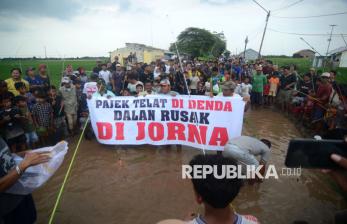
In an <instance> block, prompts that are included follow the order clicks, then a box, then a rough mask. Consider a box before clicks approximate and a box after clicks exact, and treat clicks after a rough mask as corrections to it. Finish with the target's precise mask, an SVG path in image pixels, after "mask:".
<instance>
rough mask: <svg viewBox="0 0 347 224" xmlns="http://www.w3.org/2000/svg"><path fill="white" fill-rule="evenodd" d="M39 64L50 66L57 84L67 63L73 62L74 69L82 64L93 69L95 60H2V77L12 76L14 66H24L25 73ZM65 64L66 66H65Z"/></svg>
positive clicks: (0, 66) (53, 80) (0, 62)
mask: <svg viewBox="0 0 347 224" xmlns="http://www.w3.org/2000/svg"><path fill="white" fill-rule="evenodd" d="M39 64H46V65H47V67H48V72H49V75H50V79H51V82H52V84H54V85H57V84H59V83H60V78H61V74H62V72H63V70H64V69H65V67H66V65H68V64H71V65H72V67H73V68H74V70H76V69H77V68H78V67H80V66H82V67H84V68H85V69H86V71H91V70H92V69H93V68H94V67H95V65H96V61H95V60H65V61H63V60H21V61H16V60H0V79H7V78H8V77H9V76H10V70H11V69H12V68H15V67H18V68H22V71H23V73H24V72H25V69H26V68H28V67H29V66H33V67H35V68H37V67H38V65H39ZM63 65H64V66H63Z"/></svg>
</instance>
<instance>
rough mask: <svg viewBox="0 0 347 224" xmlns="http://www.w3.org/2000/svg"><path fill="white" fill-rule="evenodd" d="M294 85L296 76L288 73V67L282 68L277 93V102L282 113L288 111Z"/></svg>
mask: <svg viewBox="0 0 347 224" xmlns="http://www.w3.org/2000/svg"><path fill="white" fill-rule="evenodd" d="M295 84H296V76H295V75H294V74H293V73H290V68H289V66H285V67H284V68H283V75H282V76H281V77H280V91H279V93H278V98H277V99H278V101H279V103H280V104H281V108H282V110H283V111H286V110H288V108H289V106H290V102H291V98H292V94H293V89H294V87H295Z"/></svg>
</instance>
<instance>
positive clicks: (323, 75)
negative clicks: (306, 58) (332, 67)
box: [321, 72, 330, 78]
mask: <svg viewBox="0 0 347 224" xmlns="http://www.w3.org/2000/svg"><path fill="white" fill-rule="evenodd" d="M321 77H322V78H330V73H329V72H323V74H322V75H321Z"/></svg>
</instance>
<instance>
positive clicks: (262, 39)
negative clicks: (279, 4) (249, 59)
mask: <svg viewBox="0 0 347 224" xmlns="http://www.w3.org/2000/svg"><path fill="white" fill-rule="evenodd" d="M270 13H271V11H268V13H267V15H266V22H265V27H264V32H263V37H262V38H261V42H260V48H259V52H258V59H259V58H261V49H262V48H263V42H264V38H265V33H266V29H267V24H268V22H269V17H270Z"/></svg>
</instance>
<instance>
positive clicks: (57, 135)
mask: <svg viewBox="0 0 347 224" xmlns="http://www.w3.org/2000/svg"><path fill="white" fill-rule="evenodd" d="M48 102H49V103H50V104H51V106H52V109H53V125H54V136H53V138H54V139H53V140H54V144H55V143H57V142H59V141H61V140H63V139H64V138H65V136H66V135H67V125H66V120H65V113H64V102H63V99H62V97H61V96H60V95H58V94H57V89H56V87H55V86H51V88H50V90H49V98H48Z"/></svg>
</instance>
